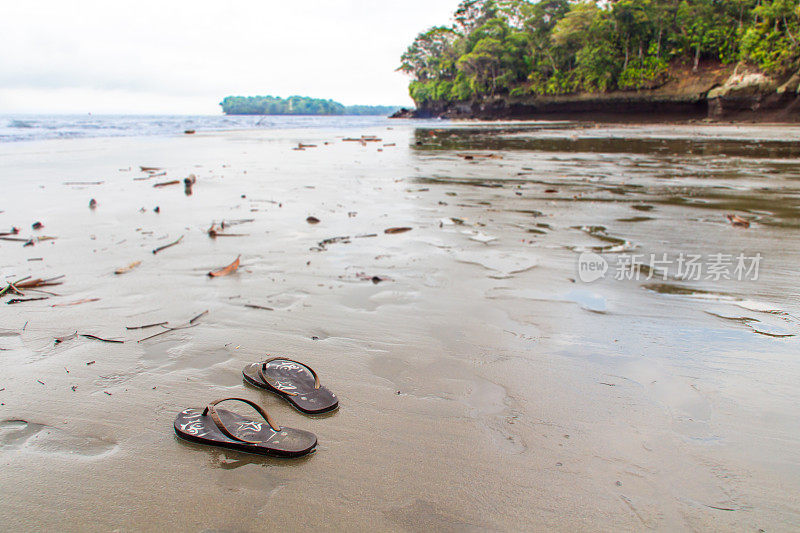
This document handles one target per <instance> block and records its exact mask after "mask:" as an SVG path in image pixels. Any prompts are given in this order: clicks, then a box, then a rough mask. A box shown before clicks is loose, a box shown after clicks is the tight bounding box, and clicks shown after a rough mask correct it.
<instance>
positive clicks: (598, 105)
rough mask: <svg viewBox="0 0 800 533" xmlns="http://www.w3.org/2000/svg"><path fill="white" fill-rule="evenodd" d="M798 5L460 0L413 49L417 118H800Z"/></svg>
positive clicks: (719, 0)
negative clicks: (446, 22)
mask: <svg viewBox="0 0 800 533" xmlns="http://www.w3.org/2000/svg"><path fill="white" fill-rule="evenodd" d="M798 4H799V2H798V0H611V1H600V0H596V1H595V0H539V1H532V0H462V1H461V2H460V4H459V5H458V7H457V9H456V11H455V13H454V16H453V19H454V22H453V23H452V24H451V25H449V26H438V27H434V28H430V29H428V30H426V31H424V32H422V33H420V34H419V36H418V37H417V38H416V39H415V40H414V42H413V43H412V44H411V46H409V48H408V50H407V51H406V52H405V53H404V54H403V56H402V58H401V65H400V67H399V69H398V70H400V71H403V72H405V73H407V74H409V75H411V76H412V78H413V79H412V81H411V84H410V86H409V92H410V95H411V97H412V99H413V100H414V102H415V103H416V105H417V109H416V111H406V110H404V111H403V112H401V113H398V116H401V117H403V116H416V117H434V116H439V117H453V118H456V117H462V118H503V117H511V118H536V117H538V116H541V115H551V116H552V115H562V116H565V117H566V118H569V117H573V116H575V115H584V116H587V117H588V118H596V117H597V116H599V115H619V116H630V115H635V114H638V115H640V116H645V117H651V116H654V114H662V115H666V116H673V117H681V118H683V117H689V116H692V117H697V118H701V117H705V116H710V117H712V118H745V119H760V120H781V121H783V120H793V121H794V120H800V93H799V91H798V89H799V88H800V6H798Z"/></svg>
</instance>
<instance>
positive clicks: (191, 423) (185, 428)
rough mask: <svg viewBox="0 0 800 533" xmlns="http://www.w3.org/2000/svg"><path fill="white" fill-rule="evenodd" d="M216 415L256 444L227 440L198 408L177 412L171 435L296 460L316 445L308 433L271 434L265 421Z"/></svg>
mask: <svg viewBox="0 0 800 533" xmlns="http://www.w3.org/2000/svg"><path fill="white" fill-rule="evenodd" d="M217 413H218V414H219V417H220V419H221V420H222V421H223V422H224V424H225V427H227V428H230V429H231V432H232V433H233V434H234V435H236V436H237V437H239V438H242V439H246V440H254V441H255V440H257V441H260V442H258V443H256V444H249V443H246V442H239V441H236V440H233V439H231V438H229V437H228V436H226V435H224V434H223V433H222V432H221V431H220V430H219V428H218V427H217V426H216V424H215V423H214V421H213V420H212V419H211V417H210V416H208V415H203V410H202V409H186V410H184V411H181V412H180V413H178V416H177V417H176V418H175V423H174V424H173V425H174V428H175V433H176V434H177V435H178V437H180V438H182V439H185V440H187V441H191V442H197V443H200V444H208V445H210V446H218V447H222V448H230V449H234V450H238V451H242V452H248V453H256V454H260V455H271V456H276V457H300V456H303V455H306V454H308V453H311V452H312V451H314V449H315V448H316V446H317V437H316V435H314V434H313V433H310V432H308V431H303V430H300V429H294V428H287V427H282V428H281V430H280V431H274V430H273V429H272V428H271V427H270V426H269V424H267V423H266V422H257V421H254V420H251V419H249V418H246V417H244V416H241V415H239V414H237V413H233V412H231V411H226V410H224V409H217Z"/></svg>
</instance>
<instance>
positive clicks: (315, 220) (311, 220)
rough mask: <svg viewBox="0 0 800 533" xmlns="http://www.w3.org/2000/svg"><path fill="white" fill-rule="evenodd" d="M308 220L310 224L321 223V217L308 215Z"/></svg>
mask: <svg viewBox="0 0 800 533" xmlns="http://www.w3.org/2000/svg"><path fill="white" fill-rule="evenodd" d="M306 222H308V223H309V224H319V219H318V218H317V217H308V218H306Z"/></svg>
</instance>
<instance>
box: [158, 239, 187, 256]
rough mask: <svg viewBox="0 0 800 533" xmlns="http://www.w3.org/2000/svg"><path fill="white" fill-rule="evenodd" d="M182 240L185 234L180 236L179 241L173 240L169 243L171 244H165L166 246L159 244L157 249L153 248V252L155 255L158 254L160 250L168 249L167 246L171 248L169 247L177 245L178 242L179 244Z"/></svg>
mask: <svg viewBox="0 0 800 533" xmlns="http://www.w3.org/2000/svg"><path fill="white" fill-rule="evenodd" d="M182 240H183V235H181V236H180V238H179V239H178V240H177V241H175V242H171V243H169V244H165V245H164V246H159V247H158V248H156V249H155V250H153V254H154V255H155V254H157V253H158V252H160V251H162V250H166V249H167V248H169V247H171V246H175V245H176V244H178V243H179V242H181V241H182Z"/></svg>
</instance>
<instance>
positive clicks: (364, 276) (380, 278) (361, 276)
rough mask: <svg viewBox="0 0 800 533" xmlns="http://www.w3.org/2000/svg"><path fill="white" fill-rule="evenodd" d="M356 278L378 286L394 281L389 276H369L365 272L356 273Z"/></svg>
mask: <svg viewBox="0 0 800 533" xmlns="http://www.w3.org/2000/svg"><path fill="white" fill-rule="evenodd" d="M356 277H357V278H358V279H360V280H363V281H371V282H372V283H374V284H375V285H377V284H378V283H380V282H382V281H394V280H393V279H392V278H390V277H388V276H370V275H369V274H367V273H365V272H357V273H356Z"/></svg>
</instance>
